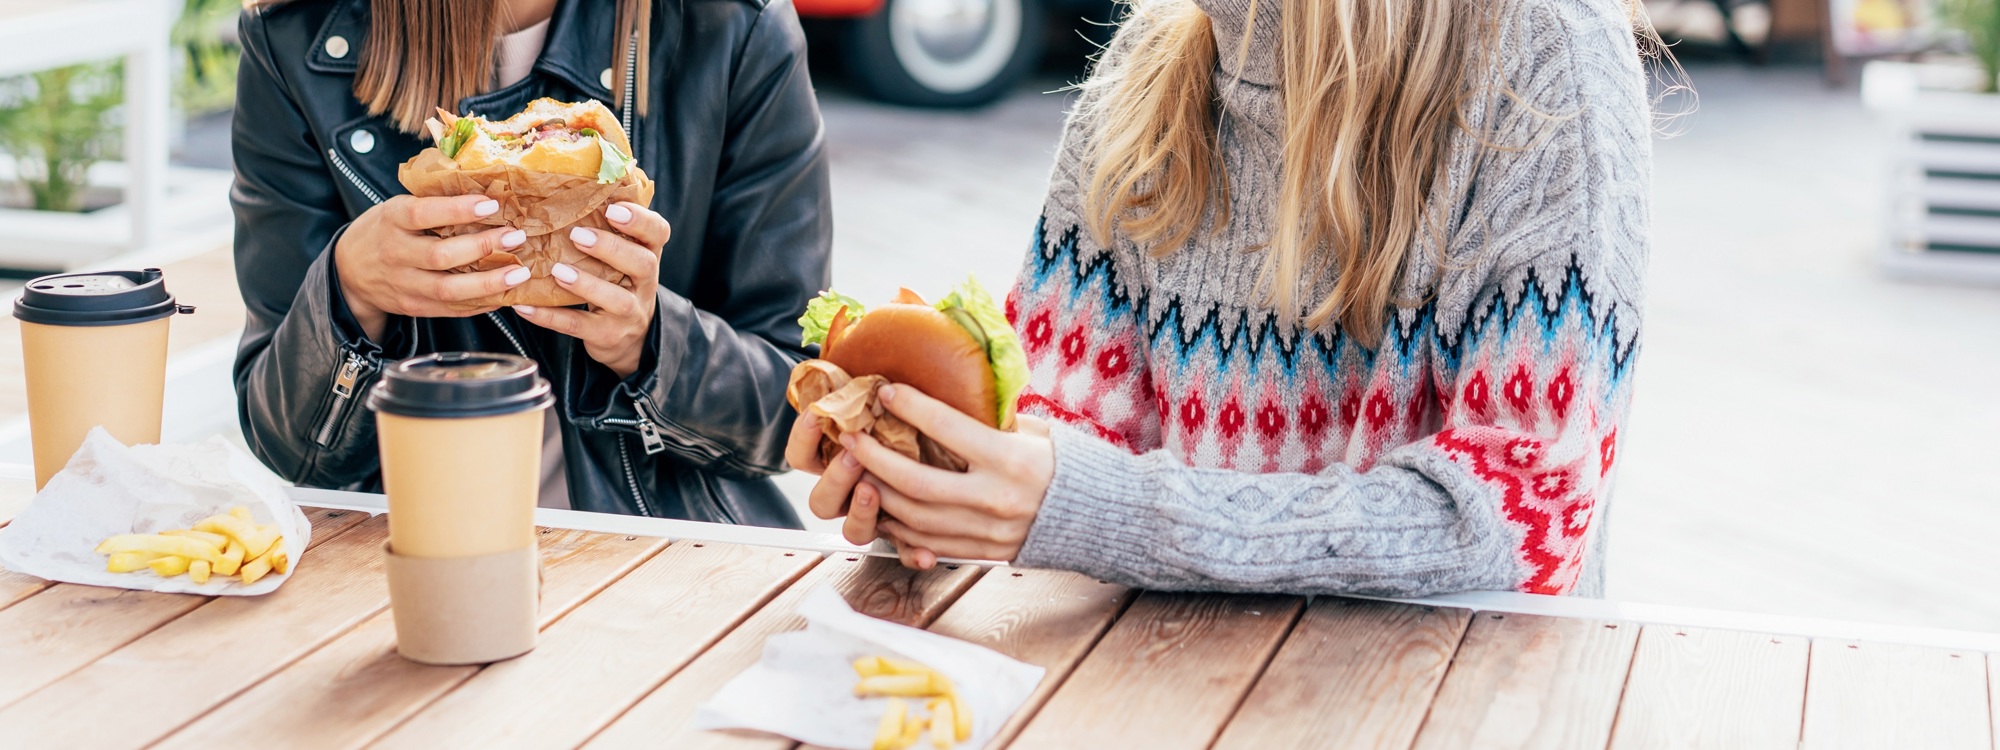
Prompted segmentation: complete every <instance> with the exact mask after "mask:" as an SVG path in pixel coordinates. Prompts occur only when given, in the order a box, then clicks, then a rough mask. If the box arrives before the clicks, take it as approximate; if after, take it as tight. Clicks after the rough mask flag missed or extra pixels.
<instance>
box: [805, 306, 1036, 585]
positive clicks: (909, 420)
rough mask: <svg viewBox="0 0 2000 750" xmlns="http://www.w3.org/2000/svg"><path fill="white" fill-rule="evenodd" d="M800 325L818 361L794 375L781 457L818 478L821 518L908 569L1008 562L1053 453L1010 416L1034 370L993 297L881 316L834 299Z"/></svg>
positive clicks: (1029, 423)
mask: <svg viewBox="0 0 2000 750" xmlns="http://www.w3.org/2000/svg"><path fill="white" fill-rule="evenodd" d="M800 323H801V325H802V326H804V328H805V329H806V343H808V344H812V343H819V344H821V345H822V349H821V355H822V356H821V359H819V360H809V361H807V362H805V363H802V364H800V365H799V366H798V368H797V369H795V370H794V371H793V374H792V384H791V385H792V387H791V388H790V390H789V391H788V393H787V395H788V397H790V398H791V400H792V401H793V405H794V406H795V407H797V408H798V409H799V411H800V416H799V419H798V421H797V422H795V423H794V425H793V430H792V437H791V441H790V444H789V446H788V447H787V452H786V457H787V459H788V460H790V462H791V464H792V466H793V467H795V468H798V469H801V470H803V471H808V472H811V473H816V474H820V475H821V478H820V481H819V483H818V484H817V485H816V486H815V487H814V488H813V492H812V495H811V499H810V505H811V507H812V510H813V513H814V514H815V515H817V516H819V517H821V518H837V517H841V516H843V515H844V516H846V517H847V523H846V526H845V529H844V533H845V535H846V537H847V539H848V541H850V542H853V543H856V544H866V543H868V542H871V541H873V540H874V539H875V537H876V534H877V529H878V528H879V529H880V531H881V532H882V533H884V534H887V535H888V536H890V537H891V538H892V539H895V540H896V541H897V542H898V547H899V548H900V549H901V552H902V558H903V562H904V564H906V565H909V566H911V567H917V568H928V567H930V566H931V565H934V564H936V561H937V556H938V555H940V554H941V555H945V556H947V557H966V558H978V559H993V560H1010V559H1012V558H1013V556H1014V555H1015V554H1016V553H1018V552H1019V549H1020V544H1021V542H1022V541H1024V540H1025V539H1026V538H1027V529H1028V526H1029V524H1031V523H1032V522H1033V520H1034V515H1035V512H1036V511H1037V510H1038V509H1039V508H1040V506H1041V499H1042V496H1043V495H1044V494H1045V493H1046V492H1047V489H1048V483H1049V479H1050V477H1052V476H1053V474H1054V470H1055V458H1054V456H1055V453H1054V447H1053V445H1052V444H1051V443H1050V442H1049V439H1048V432H1047V428H1046V425H1044V424H1042V423H1041V422H1040V421H1039V420H1036V419H1034V418H1032V417H1017V416H1016V415H1015V413H1014V404H1015V401H1016V399H1017V398H1018V397H1019V394H1020V392H1021V390H1022V389H1023V388H1024V387H1026V384H1027V361H1026V357H1025V355H1023V354H1022V352H1021V349H1020V342H1019V339H1018V338H1017V337H1016V336H1015V335H1014V331H1013V329H1012V327H1011V326H1009V325H1008V324H1007V321H1006V316H1005V314H1004V313H1002V312H1001V311H1000V309H999V306H998V305H996V304H994V303H993V300H992V299H991V297H989V296H988V295H987V294H986V292H985V290H983V289H981V288H980V287H979V285H978V284H977V283H976V282H968V283H967V284H965V285H962V286H960V287H959V288H958V289H957V290H955V291H954V292H953V294H952V295H950V296H948V297H947V298H945V300H944V301H942V302H939V303H938V304H936V305H927V304H925V303H924V302H923V300H922V298H920V297H918V296H917V295H915V294H913V293H910V292H908V291H907V290H905V291H904V292H903V293H902V294H899V295H898V296H897V298H896V300H895V301H893V302H891V303H890V304H888V305H883V306H881V307H878V308H876V309H874V310H864V309H863V308H862V307H861V305H860V303H858V302H856V301H854V300H852V299H850V298H847V297H843V296H841V295H837V294H833V293H831V292H829V293H826V294H823V295H821V296H820V298H818V299H816V300H814V301H813V303H812V305H811V306H809V307H808V309H807V312H806V315H805V317H803V318H801V319H800ZM850 498H851V500H852V506H851V507H850V505H849V501H850ZM883 516H889V517H887V518H885V517H883Z"/></svg>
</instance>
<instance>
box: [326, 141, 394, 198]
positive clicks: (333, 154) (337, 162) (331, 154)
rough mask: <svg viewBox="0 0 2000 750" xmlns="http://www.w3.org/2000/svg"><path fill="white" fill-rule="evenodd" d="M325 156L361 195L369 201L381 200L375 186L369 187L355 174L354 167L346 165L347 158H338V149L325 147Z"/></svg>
mask: <svg viewBox="0 0 2000 750" xmlns="http://www.w3.org/2000/svg"><path fill="white" fill-rule="evenodd" d="M326 158H327V160H328V161H331V162H333V168H334V169H335V170H337V171H339V172H340V174H341V176H342V177H346V178H347V181H348V182H352V183H354V187H356V188H359V189H360V190H361V194H362V195H365V196H368V202H369V203H381V202H382V194H381V193H378V192H375V188H372V187H369V186H368V183H366V182H362V181H361V175H358V174H355V173H354V168H353V167H350V166H347V160H346V159H342V158H340V152H339V151H335V150H333V149H330V148H329V149H327V150H326Z"/></svg>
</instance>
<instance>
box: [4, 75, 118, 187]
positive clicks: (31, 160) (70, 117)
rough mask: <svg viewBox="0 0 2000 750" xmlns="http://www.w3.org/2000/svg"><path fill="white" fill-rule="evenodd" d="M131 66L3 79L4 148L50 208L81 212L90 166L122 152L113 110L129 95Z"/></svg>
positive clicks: (17, 172) (25, 179)
mask: <svg viewBox="0 0 2000 750" xmlns="http://www.w3.org/2000/svg"><path fill="white" fill-rule="evenodd" d="M122 68H123V66H122V65H121V64H119V63H85V64H82V65H71V66H68V67H63V68H56V69H54V70H44V71H42V72H40V73H31V74H28V75H24V76H15V77H13V78H7V79H0V150H4V151H6V152H8V153H10V154H12V155H13V156H14V168H15V172H16V174H17V176H18V177H19V178H20V181H21V182H22V183H23V184H25V185H26V186H27V188H28V192H29V193H30V194H31V195H32V196H33V198H34V207H35V208H37V209H40V210H44V211H79V210H82V208H83V191H84V188H85V187H87V186H88V185H89V183H88V182H87V181H86V179H85V174H86V173H87V172H88V171H89V170H90V165H91V164H94V163H96V162H98V161H100V160H103V159H107V158H110V157H112V156H115V155H116V154H117V151H118V127H117V126H116V125H115V124H113V123H112V122H111V119H110V118H109V117H107V116H106V115H107V114H108V113H109V112H110V111H111V108H112V107H115V106H117V105H118V103H119V102H122V101H124V99H125V95H124V85H123V81H124V75H123V74H122V72H121V70H122Z"/></svg>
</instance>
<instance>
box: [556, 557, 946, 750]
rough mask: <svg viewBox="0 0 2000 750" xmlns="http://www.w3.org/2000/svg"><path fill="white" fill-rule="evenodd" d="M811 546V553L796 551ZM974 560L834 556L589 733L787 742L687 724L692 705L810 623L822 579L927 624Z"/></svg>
mask: <svg viewBox="0 0 2000 750" xmlns="http://www.w3.org/2000/svg"><path fill="white" fill-rule="evenodd" d="M799 554H806V553H803V552H802V553H799ZM979 573H980V569H979V568H977V567H974V566H971V565H962V566H952V567H947V566H939V567H937V568H933V569H931V570H929V571H925V572H921V573H920V572H917V571H913V570H909V569H906V568H904V567H902V566H901V565H899V564H898V563H897V562H896V561H895V560H888V559H883V558H860V557H854V556H847V557H835V558H829V559H827V560H826V561H825V562H822V563H820V564H819V565H818V566H815V567H814V568H813V569H812V570H811V571H809V572H807V573H806V575H805V576H804V577H802V578H800V579H799V580H798V582H796V583H793V584H792V585H791V587H790V588H787V589H785V592H784V593H782V594H779V595H778V598H776V599H773V600H771V603H770V604H766V605H764V608H763V609H760V610H757V613H756V614H754V615H751V616H750V619H748V620H745V621H744V622H743V624H741V625H738V626H737V627H736V629H735V630H732V631H730V633H729V636H728V637H726V638H724V639H722V641H721V642H719V643H717V644H715V646H714V647H712V648H710V649H709V650H708V651H707V652H704V653H703V654H702V655H701V658H699V659H696V660H694V663H692V664H689V665H688V666H687V667H686V668H685V669H682V670H681V671H680V672H679V673H678V674H675V675H674V676H673V677H672V678H670V679H668V680H667V681H666V682H665V683H664V684H662V685H660V686H659V687H658V688H656V689H654V690H653V692H651V693H649V694H647V695H646V698H645V699H644V700H642V701H639V703H638V704H637V705H634V706H633V707H632V708H631V710H628V711H626V712H625V714H624V715H623V716H620V717H618V720H617V721H614V722H612V723H611V725H610V726H608V727H606V728H605V729H604V731H603V732H601V733H599V734H598V735H597V737H595V738H593V739H592V740H591V741H590V744H589V745H588V747H590V748H593V750H602V749H603V748H647V749H650V748H663V747H670V748H674V750H706V749H708V748H771V749H772V750H782V749H783V748H790V747H792V746H793V744H794V743H793V742H791V741H790V740H787V739H785V738H783V737H776V736H772V735H768V734H761V733H755V732H735V731H732V732H703V731H697V730H695V729H694V728H692V727H690V726H689V722H691V721H692V720H693V719H694V712H695V709H696V708H697V707H699V706H700V705H701V704H702V703H703V702H706V701H707V700H708V699H709V697H710V696H713V695H715V691H717V690H720V689H722V686H723V684H725V683H727V682H729V680H731V679H733V678H735V677H736V675H737V674H738V673H740V672H742V671H743V670H744V669H747V668H749V666H750V665H751V664H755V663H756V662H757V660H758V659H759V658H761V657H762V656H763V655H764V640H765V639H767V638H769V637H771V636H772V635H775V634H778V633H784V632H788V631H793V630H798V629H801V628H804V627H805V620H804V619H803V618H801V617H799V616H798V614H797V612H798V608H799V602H800V601H801V600H803V599H804V598H805V597H806V595H807V594H809V593H811V592H813V591H814V590H817V589H819V588H820V587H822V586H832V587H834V589H835V590H837V591H839V592H840V593H841V596H843V597H845V598H846V599H847V603H848V604H850V605H852V606H853V607H854V608H855V610H856V611H859V612H861V613H863V614H867V615H870V616H873V617H880V618H883V619H885V620H891V621H894V622H899V623H902V624H904V625H912V626H922V625H924V624H926V623H929V622H931V621H932V620H933V619H935V618H936V617H937V616H938V613H940V612H943V611H944V609H945V607H946V606H947V605H949V604H950V603H951V602H952V601H954V600H956V599H957V598H958V597H959V595H960V594H961V593H963V592H964V591H965V590H966V587H968V586H971V585H972V582H973V580H974V579H976V578H978V577H980V576H979Z"/></svg>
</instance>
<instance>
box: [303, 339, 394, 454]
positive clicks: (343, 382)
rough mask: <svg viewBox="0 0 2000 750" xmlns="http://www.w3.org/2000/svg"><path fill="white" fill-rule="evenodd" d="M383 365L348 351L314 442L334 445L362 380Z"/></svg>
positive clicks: (314, 434)
mask: <svg viewBox="0 0 2000 750" xmlns="http://www.w3.org/2000/svg"><path fill="white" fill-rule="evenodd" d="M379 369H381V365H378V364H376V363H375V362H374V361H373V360H371V359H370V358H368V357H364V356H362V354H361V353H360V352H348V353H347V359H346V361H344V362H342V363H341V364H340V372H339V373H338V374H337V375H335V377H334V379H333V394H332V396H333V400H332V403H330V404H329V405H328V406H327V409H326V419H325V420H324V421H322V422H320V425H319V429H318V430H315V431H313V442H315V443H318V444H319V446H320V447H322V448H331V447H333V439H334V436H335V435H337V434H338V433H339V431H340V425H341V423H342V422H345V421H346V417H347V412H348V410H350V409H352V408H353V406H354V394H355V393H356V392H357V391H359V390H360V388H359V386H360V385H361V381H362V380H364V379H366V378H368V377H369V376H370V375H374V374H375V371H376V370H379Z"/></svg>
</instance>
